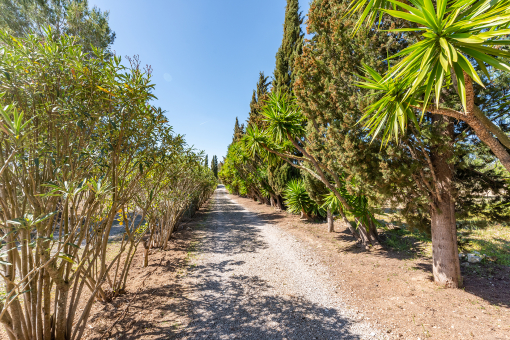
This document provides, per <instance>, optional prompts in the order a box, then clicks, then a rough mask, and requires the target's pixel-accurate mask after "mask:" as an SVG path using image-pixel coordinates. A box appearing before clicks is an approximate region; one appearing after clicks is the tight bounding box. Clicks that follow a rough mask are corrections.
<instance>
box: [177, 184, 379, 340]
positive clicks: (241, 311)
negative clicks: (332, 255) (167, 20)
mask: <svg viewBox="0 0 510 340" xmlns="http://www.w3.org/2000/svg"><path fill="white" fill-rule="evenodd" d="M197 233H198V234H199V237H200V239H201V242H200V246H199V249H200V250H199V252H198V254H199V255H198V257H197V258H195V259H194V263H193V265H192V269H191V270H190V272H189V276H188V279H189V280H190V284H191V285H192V286H193V287H195V288H194V289H193V293H191V295H190V296H189V298H190V300H191V306H192V315H191V318H192V320H191V322H190V323H189V324H188V325H187V327H185V328H183V329H182V331H181V332H180V334H179V336H178V338H181V339H289V340H290V339H379V338H383V337H382V335H381V333H380V332H378V331H377V330H376V329H374V328H373V327H372V326H371V325H370V324H368V323H367V321H361V322H358V321H356V317H355V315H353V313H352V312H350V311H349V310H347V309H346V307H345V305H344V304H343V303H342V301H341V299H340V297H339V296H338V294H336V292H335V285H334V282H331V281H330V280H329V278H328V271H327V269H326V268H325V267H324V266H322V265H321V264H320V263H318V261H317V260H316V258H315V257H314V251H313V250H311V249H310V248H309V247H308V246H307V245H306V244H304V243H301V242H299V241H298V240H297V239H296V238H294V237H293V236H291V235H290V234H288V233H287V232H285V231H283V230H281V229H279V228H277V227H275V226H272V225H270V224H267V223H266V222H263V221H262V220H261V219H260V218H259V217H258V216H256V214H254V213H251V212H249V211H248V210H246V209H244V208H243V207H242V206H241V205H239V204H237V203H236V202H234V201H233V200H231V199H230V198H228V197H227V192H226V190H225V189H224V188H223V187H222V186H220V187H219V188H218V189H217V190H216V192H215V195H214V197H213V202H212V206H211V211H210V212H209V217H208V219H207V221H206V228H204V229H203V230H201V231H198V232H197Z"/></svg>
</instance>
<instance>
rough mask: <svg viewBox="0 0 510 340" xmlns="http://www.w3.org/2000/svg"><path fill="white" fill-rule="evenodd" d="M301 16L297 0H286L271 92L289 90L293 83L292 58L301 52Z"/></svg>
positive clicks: (302, 34)
mask: <svg viewBox="0 0 510 340" xmlns="http://www.w3.org/2000/svg"><path fill="white" fill-rule="evenodd" d="M302 24H303V16H302V15H301V13H300V12H299V1H298V0H287V7H286V8H285V22H284V24H283V41H282V45H281V46H280V48H279V49H278V52H277V53H276V68H275V70H274V74H273V78H274V80H273V92H276V91H281V92H287V93H289V92H291V91H292V84H293V83H294V78H295V77H294V73H293V68H294V60H295V59H296V57H297V56H299V55H301V53H302V52H303V39H304V33H303V31H302V29H301V25H302Z"/></svg>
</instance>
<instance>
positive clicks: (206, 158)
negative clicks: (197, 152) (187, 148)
mask: <svg viewBox="0 0 510 340" xmlns="http://www.w3.org/2000/svg"><path fill="white" fill-rule="evenodd" d="M204 165H205V166H206V167H208V166H209V155H205V162H204Z"/></svg>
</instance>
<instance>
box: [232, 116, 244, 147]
mask: <svg viewBox="0 0 510 340" xmlns="http://www.w3.org/2000/svg"><path fill="white" fill-rule="evenodd" d="M243 135H244V124H241V125H239V119H237V117H236V125H235V126H234V138H233V140H232V143H235V142H237V141H239V140H241V138H243Z"/></svg>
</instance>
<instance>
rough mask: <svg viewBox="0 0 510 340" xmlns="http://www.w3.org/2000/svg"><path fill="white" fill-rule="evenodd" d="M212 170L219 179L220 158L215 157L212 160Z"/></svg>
mask: <svg viewBox="0 0 510 340" xmlns="http://www.w3.org/2000/svg"><path fill="white" fill-rule="evenodd" d="M211 170H212V171H213V173H214V176H215V177H216V178H218V157H216V155H215V156H213V157H212V160H211Z"/></svg>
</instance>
